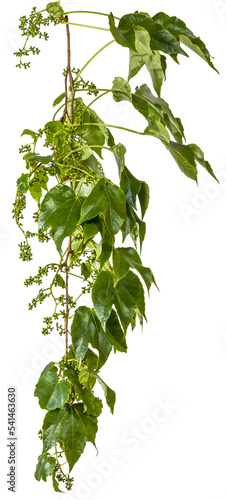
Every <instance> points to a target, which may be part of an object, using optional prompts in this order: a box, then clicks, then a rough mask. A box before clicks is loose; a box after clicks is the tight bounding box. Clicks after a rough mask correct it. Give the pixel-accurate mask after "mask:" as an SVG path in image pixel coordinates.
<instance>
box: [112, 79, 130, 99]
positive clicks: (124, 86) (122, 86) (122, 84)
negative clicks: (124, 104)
mask: <svg viewBox="0 0 226 500" xmlns="http://www.w3.org/2000/svg"><path fill="white" fill-rule="evenodd" d="M112 95H113V99H114V100H115V101H116V102H120V101H129V102H132V95H131V88H130V85H129V83H128V82H127V81H126V80H124V78H121V77H120V76H118V77H116V78H115V79H114V80H113V86H112Z"/></svg>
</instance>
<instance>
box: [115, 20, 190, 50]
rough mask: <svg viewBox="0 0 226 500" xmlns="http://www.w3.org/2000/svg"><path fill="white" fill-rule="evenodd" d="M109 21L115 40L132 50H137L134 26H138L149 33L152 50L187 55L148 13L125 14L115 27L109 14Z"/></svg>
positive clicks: (175, 40) (174, 38)
mask: <svg viewBox="0 0 226 500" xmlns="http://www.w3.org/2000/svg"><path fill="white" fill-rule="evenodd" d="M109 21H110V29H111V33H112V35H113V37H114V38H115V40H116V41H117V42H118V43H119V44H120V45H123V46H124V47H128V48H129V49H132V50H133V51H134V52H136V51H137V47H136V43H135V41H136V35H135V27H136V26H139V28H140V27H142V28H144V29H145V30H146V31H147V32H148V33H149V36H150V40H151V42H150V48H151V49H152V50H161V51H162V52H165V53H166V54H183V55H185V56H187V54H186V52H185V51H184V50H183V49H182V48H181V47H180V44H179V43H178V41H177V39H176V37H174V36H173V35H172V34H171V33H169V31H167V30H166V29H164V28H163V27H162V26H161V25H160V24H158V23H156V22H154V21H153V19H152V18H151V17H150V16H149V15H148V14H144V13H142V12H135V13H134V14H126V15H125V16H123V17H122V18H121V19H120V21H119V25H118V28H116V27H115V24H114V19H113V16H112V17H111V16H110V18H109ZM142 50H143V48H142Z"/></svg>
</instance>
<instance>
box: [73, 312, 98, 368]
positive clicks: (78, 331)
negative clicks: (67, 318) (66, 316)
mask: <svg viewBox="0 0 226 500" xmlns="http://www.w3.org/2000/svg"><path fill="white" fill-rule="evenodd" d="M94 331H95V325H94V323H93V317H92V312H91V309H89V308H88V307H85V306H81V307H78V309H76V311H75V314H74V318H73V322H72V325H71V337H72V344H73V348H74V351H75V355H76V358H77V361H78V365H79V366H80V365H81V362H82V359H83V357H84V356H85V354H86V351H87V349H88V345H89V342H90V338H91V335H92V334H93V333H94Z"/></svg>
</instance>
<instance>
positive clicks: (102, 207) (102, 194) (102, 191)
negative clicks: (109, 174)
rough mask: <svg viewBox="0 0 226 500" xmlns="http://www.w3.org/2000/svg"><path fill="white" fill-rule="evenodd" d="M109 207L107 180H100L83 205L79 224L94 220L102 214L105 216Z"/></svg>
mask: <svg viewBox="0 0 226 500" xmlns="http://www.w3.org/2000/svg"><path fill="white" fill-rule="evenodd" d="M107 206H108V200H107V196H106V187H105V180H104V179H100V180H99V181H98V182H97V183H96V184H95V186H94V188H93V190H92V191H91V193H90V195H89V196H88V197H87V198H86V200H85V201H84V203H83V205H82V208H81V218H80V221H79V224H81V223H82V222H85V221H87V220H91V219H94V217H97V216H98V215H99V214H100V213H102V214H103V215H104V214H105V213H106V210H107Z"/></svg>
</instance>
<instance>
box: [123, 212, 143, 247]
mask: <svg viewBox="0 0 226 500" xmlns="http://www.w3.org/2000/svg"><path fill="white" fill-rule="evenodd" d="M126 208H127V217H126V221H125V223H124V225H123V227H122V234H123V241H125V239H126V237H127V236H128V234H130V236H131V238H132V239H133V241H134V243H135V244H136V240H137V238H138V236H139V240H140V250H141V249H142V244H143V241H144V238H145V234H146V224H145V222H143V221H142V220H140V219H139V217H138V215H137V214H136V212H135V210H134V209H133V207H132V206H131V205H130V203H127V206H126Z"/></svg>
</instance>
